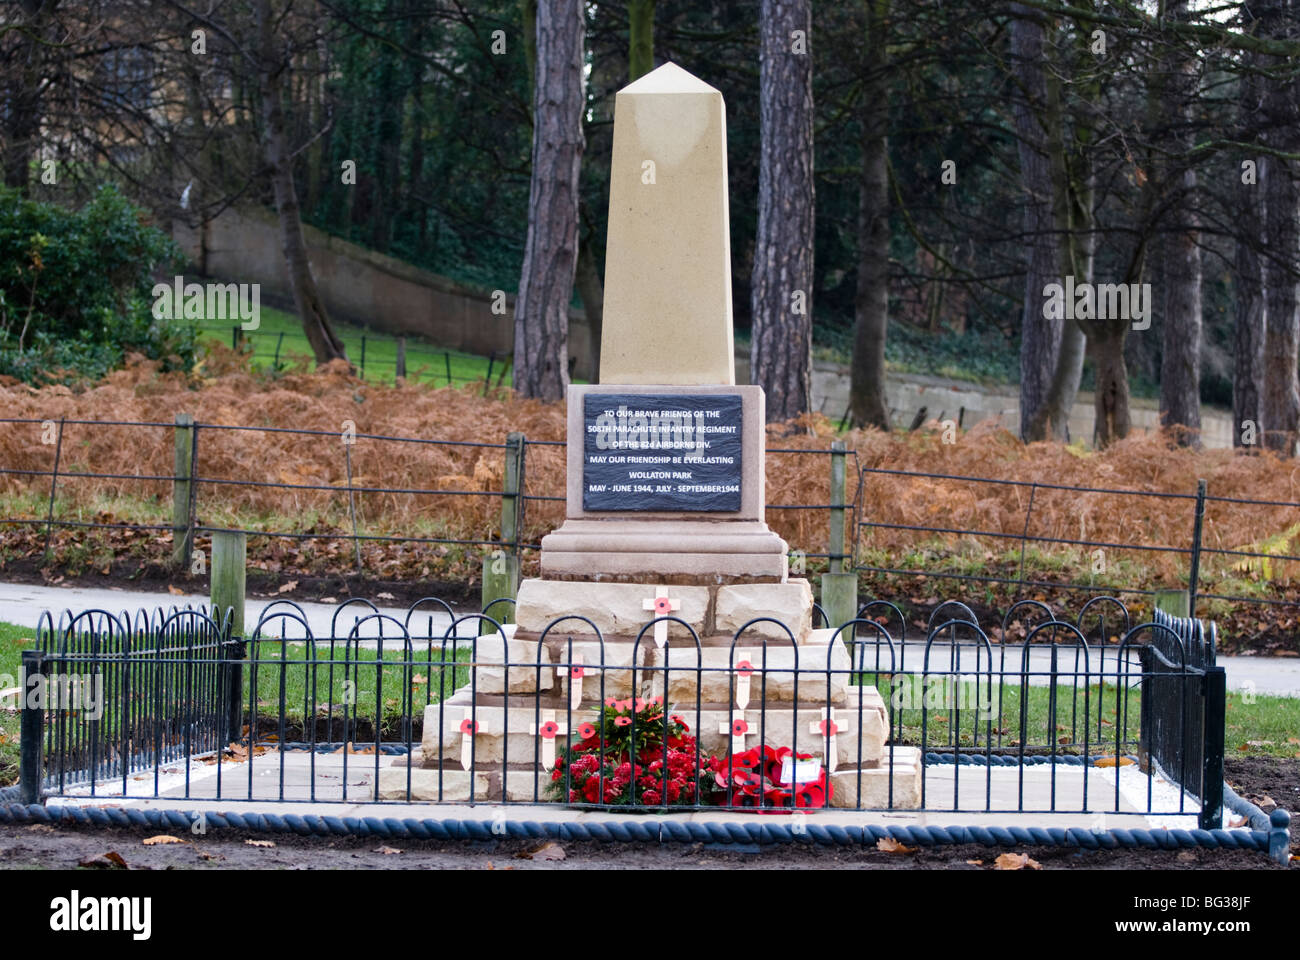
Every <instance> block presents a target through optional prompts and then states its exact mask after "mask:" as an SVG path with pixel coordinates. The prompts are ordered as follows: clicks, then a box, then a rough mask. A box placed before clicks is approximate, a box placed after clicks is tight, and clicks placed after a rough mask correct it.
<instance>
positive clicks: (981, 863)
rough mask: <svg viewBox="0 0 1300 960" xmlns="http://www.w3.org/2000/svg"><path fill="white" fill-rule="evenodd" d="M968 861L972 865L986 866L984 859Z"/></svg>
mask: <svg viewBox="0 0 1300 960" xmlns="http://www.w3.org/2000/svg"><path fill="white" fill-rule="evenodd" d="M966 862H967V863H968V864H970V865H971V866H972V867H982V866H984V861H983V860H967V861H966Z"/></svg>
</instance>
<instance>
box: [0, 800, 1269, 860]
mask: <svg viewBox="0 0 1300 960" xmlns="http://www.w3.org/2000/svg"><path fill="white" fill-rule="evenodd" d="M200 816H202V818H203V820H204V824H205V831H206V830H211V829H213V828H215V829H218V830H222V829H226V830H237V831H252V832H255V833H294V834H297V835H299V836H359V837H375V838H380V839H385V840H409V839H419V840H491V839H494V838H501V837H508V838H512V839H525V840H527V839H552V840H569V841H584V840H589V841H596V842H602V843H699V842H705V843H723V844H727V843H731V844H792V843H803V844H809V845H813V844H815V845H822V846H841V847H843V846H855V845H862V844H874V843H876V842H877V841H878V840H882V839H885V838H892V839H894V840H897V841H899V842H900V843H904V844H911V845H914V846H920V847H936V846H950V845H954V844H967V843H969V844H980V845H982V846H986V847H997V846H1022V845H1028V846H1049V847H1077V848H1080V849H1084V850H1118V849H1130V850H1132V849H1138V848H1145V849H1149V850H1178V849H1190V848H1196V847H1200V848H1204V849H1209V850H1254V851H1257V852H1260V853H1267V854H1269V856H1270V857H1272V858H1273V859H1274V860H1278V862H1280V863H1286V862H1287V859H1286V858H1287V857H1289V853H1290V834H1289V831H1288V829H1287V827H1288V826H1289V824H1290V821H1291V818H1290V815H1289V814H1288V813H1287V812H1286V811H1285V810H1281V809H1278V810H1274V811H1273V813H1272V815H1271V817H1270V818H1269V824H1270V829H1269V830H1267V831H1265V830H1142V829H1135V830H1124V829H1111V830H1106V831H1093V830H1086V829H1083V828H1081V827H1068V828H1067V827H962V826H951V827H928V826H903V825H890V826H879V825H876V824H865V825H855V824H850V825H844V826H841V825H837V824H819V823H798V824H786V823H699V822H695V821H674V820H666V821H656V822H645V821H637V820H627V821H621V820H610V821H594V822H591V823H537V822H536V821H532V820H525V821H519V820H434V819H426V820H417V819H413V818H408V819H397V818H395V817H383V818H380V817H330V816H325V817H321V816H314V815H308V816H299V815H297V814H285V815H283V816H281V815H280V814H275V813H269V814H268V813H248V814H241V813H233V812H213V813H208V812H207V811H203V812H202V813H201V814H199V813H195V812H192V811H181V810H140V809H131V808H122V807H108V808H104V807H72V806H57V807H53V808H50V807H45V806H42V805H41V804H21V803H8V804H3V805H0V823H16V824H24V823H43V824H49V825H53V826H59V825H64V826H67V825H77V826H94V827H141V828H148V829H151V830H157V829H162V830H191V829H192V828H193V826H194V824H195V822H196V821H197V820H198V819H199V817H200Z"/></svg>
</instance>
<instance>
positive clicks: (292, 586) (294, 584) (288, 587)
mask: <svg viewBox="0 0 1300 960" xmlns="http://www.w3.org/2000/svg"><path fill="white" fill-rule="evenodd" d="M297 589H298V581H297V580H290V581H289V582H288V583H282V584H280V586H279V587H278V588H277V589H276V591H275V592H276V593H291V592H293V591H294V590H297Z"/></svg>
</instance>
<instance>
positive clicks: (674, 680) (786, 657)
mask: <svg viewBox="0 0 1300 960" xmlns="http://www.w3.org/2000/svg"><path fill="white" fill-rule="evenodd" d="M746 661H747V662H748V663H750V664H751V666H752V668H753V670H754V672H753V673H752V674H751V675H750V677H749V690H750V702H751V704H752V703H756V702H758V701H759V700H760V699H762V698H763V697H766V698H767V699H768V700H769V701H783V700H784V701H790V700H793V699H794V693H795V678H796V675H797V677H798V681H799V700H800V701H801V702H805V703H825V702H827V684H826V678H827V670H828V668H829V670H830V702H831V703H833V704H835V705H837V706H842V705H844V704H845V703H846V702H847V701H848V697H849V694H848V690H849V683H848V681H849V673H848V671H849V658H848V653H847V652H846V651H845V649H844V645H843V644H840V643H836V644H834V645H827V644H823V645H821V646H800V647H798V648H795V647H791V646H768V647H767V648H766V651H764V647H763V644H762V642H761V641H760V642H757V643H755V644H753V645H745V644H743V643H741V642H737V643H736V646H735V652H734V654H733V651H732V648H731V647H730V646H726V647H700V648H698V649H697V648H695V647H694V646H693V645H686V646H677V647H674V646H673V645H672V644H671V643H670V644H669V645H668V646H667V647H665V648H664V649H662V650H660V649H658V648H654V649H652V650H651V652H650V657H649V659H648V665H649V666H650V667H651V668H652V670H651V671H649V672H647V674H646V675H645V677H644V679H643V680H642V682H641V684H640V686H641V693H642V696H657V695H658V694H660V693H662V692H663V687H664V670H663V668H664V666H665V665H666V666H667V668H668V671H667V673H668V700H669V702H670V703H681V704H692V705H693V704H694V703H695V692H696V689H697V687H698V688H699V691H700V700H701V701H703V702H706V703H727V702H729V701H731V700H732V699H733V694H734V691H735V690H736V681H737V680H738V679H739V676H738V674H737V673H736V671H735V668H736V666H738V665H739V664H740V663H742V662H746ZM796 663H797V665H798V669H797V670H796V669H795V666H796ZM654 668H657V669H654Z"/></svg>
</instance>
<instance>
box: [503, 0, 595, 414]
mask: <svg viewBox="0 0 1300 960" xmlns="http://www.w3.org/2000/svg"><path fill="white" fill-rule="evenodd" d="M585 26H586V21H585V17H584V10H583V4H582V2H581V0H553V2H550V3H542V4H539V5H538V7H537V48H536V49H537V54H536V56H537V70H536V74H535V76H534V81H533V153H532V178H531V183H530V186H529V195H528V239H527V241H526V243H525V244H524V263H523V270H522V272H521V273H520V276H519V296H518V298H517V299H516V301H515V361H514V362H515V367H514V381H515V388H516V389H517V390H518V391H519V392H520V393H522V394H523V395H524V396H527V397H537V398H539V399H542V400H549V401H558V400H562V399H564V394H565V390H566V388H567V386H568V383H569V364H568V337H569V299H570V297H571V296H572V294H573V280H574V273H575V268H576V265H577V259H578V174H579V171H580V169H581V166H582V151H583V136H582V116H583V107H584V96H583V56H582V43H583V34H584V30H585Z"/></svg>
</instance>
